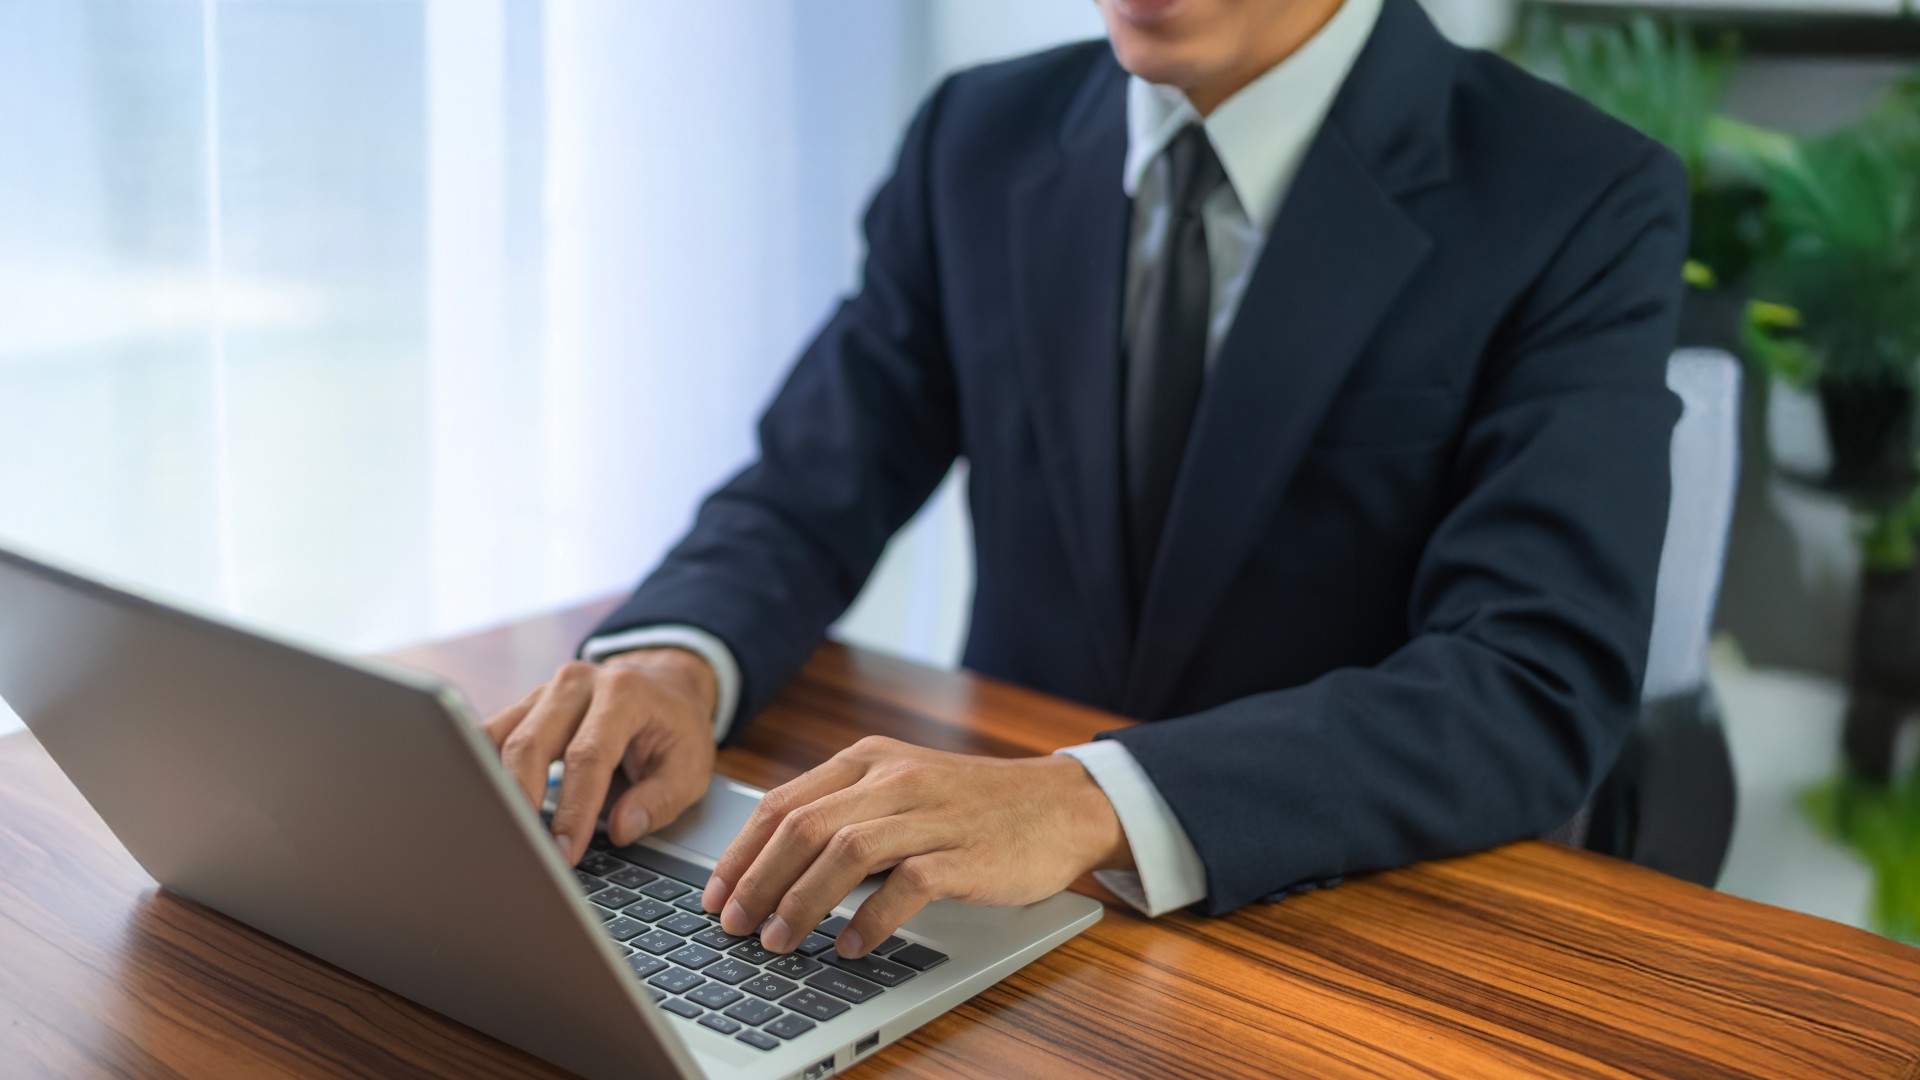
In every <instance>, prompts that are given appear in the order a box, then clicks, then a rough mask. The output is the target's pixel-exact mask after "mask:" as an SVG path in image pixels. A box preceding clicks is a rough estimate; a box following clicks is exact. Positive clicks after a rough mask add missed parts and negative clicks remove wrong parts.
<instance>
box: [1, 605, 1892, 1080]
mask: <svg viewBox="0 0 1920 1080" xmlns="http://www.w3.org/2000/svg"><path fill="white" fill-rule="evenodd" d="M603 610H604V605H588V606H585V607H582V608H579V609H574V610H571V611H567V612H562V613H559V614H556V615H553V616H549V617H545V618H539V619H532V620H527V621H526V622H523V623H519V624H516V625H514V626H511V627H506V628H503V629H501V630H497V631H492V632H489V633H486V634H481V635H476V636H474V637H471V638H467V639H463V640H461V641H457V642H450V643H448V644H445V645H442V646H438V647H434V648H427V649H420V650H412V651H409V652H407V653H404V654H400V655H399V656H397V657H396V658H395V659H397V660H399V661H400V662H404V663H408V664H412V665H415V666H419V667H424V668H427V669H429V670H432V671H435V672H438V673H440V674H442V675H444V676H446V677H448V678H450V679H451V680H453V681H454V682H456V683H457V684H458V685H460V686H461V687H462V688H463V690H464V691H465V693H466V694H467V695H468V696H469V698H470V699H471V700H472V702H473V703H474V705H475V707H476V708H477V709H479V710H481V711H482V712H484V711H485V710H488V709H491V708H496V707H498V706H500V705H502V704H504V703H506V702H508V701H510V700H512V699H514V698H517V697H518V696H519V695H520V694H522V693H524V692H525V691H526V689H527V688H528V687H529V686H531V685H533V684H534V683H537V682H539V681H541V680H542V679H543V678H544V677H545V675H546V674H547V673H548V671H549V670H550V669H551V668H552V667H553V665H554V664H555V663H556V662H557V661H558V660H560V659H561V658H563V657H564V656H565V655H567V654H568V653H569V652H570V651H571V649H572V648H573V646H574V644H575V643H576V642H577V641H578V640H579V638H580V636H581V634H582V633H583V632H584V631H585V630H586V629H587V628H588V627H589V626H591V624H592V622H593V621H594V619H595V618H596V617H597V616H598V614H599V613H600V612H601V611H603ZM1117 723H1120V721H1117V720H1115V719H1114V718H1112V717H1109V716H1106V715H1103V714H1101V713H1098V712H1095V711H1093V710H1089V709H1084V708H1080V707H1077V706H1073V705H1068V704H1065V703H1062V702H1059V701H1055V700H1053V699H1049V698H1046V697H1043V696H1041V695H1037V694H1034V693H1031V692H1028V691H1024V690H1021V689H1018V688H1016V687H1011V686H1007V685H1005V684H1001V683H996V682H994V681H992V680H988V679H982V678H978V677H975V676H969V675H965V674H956V673H948V672H937V671H931V670H929V669H926V668H922V667H919V666H916V665H913V664H908V663H905V662H902V661H898V660H892V659H888V658H885V657H882V656H878V655H876V654H873V653H868V652H862V651H859V650H855V649H849V648H844V647H841V646H828V647H826V648H825V649H823V650H822V651H821V652H820V654H819V655H818V656H816V657H815V658H814V660H813V662H812V663H811V665H810V666H809V667H808V669H807V671H806V672H805V674H804V675H803V676H802V677H801V678H800V679H799V680H798V681H797V682H796V684H795V685H794V686H793V687H792V688H791V689H789V690H788V691H787V693H785V694H784V695H782V696H781V698H780V699H779V700H778V702H777V703H776V704H775V705H774V707H773V708H772V709H771V710H769V711H768V713H767V714H766V715H764V716H762V717H760V718H759V719H757V720H756V721H754V723H753V725H752V726H751V727H750V728H749V729H747V731H746V732H745V733H744V735H743V737H742V739H741V740H740V745H739V746H737V747H734V748H730V749H728V750H727V751H725V752H724V753H723V754H722V762H721V770H722V771H723V772H725V773H727V774H728V775H730V776H733V777H735V778H737V779H741V780H745V781H747V782H749V783H754V784H759V785H762V786H771V785H773V784H777V783H779V782H780V781H782V780H783V779H785V778H787V777H789V776H792V775H794V774H795V773H796V772H798V771H800V770H801V769H804V768H806V767H808V766H811V765H812V764H814V763H815V762H817V761H819V760H821V759H822V758H824V757H826V756H827V755H829V754H831V753H832V752H834V751H835V750H837V749H839V748H840V747H842V746H845V745H847V744H848V743H851V742H853V741H854V740H855V739H858V738H859V737H860V736H862V735H865V734H869V733H880V734H886V735H892V736H895V737H897V738H902V739H909V740H912V741H915V742H919V743H923V744H927V745H934V746H940V747H946V748H952V749H958V750H967V751H971V752H976V753H987V754H1003V755H1014V754H1027V753H1040V752H1045V751H1049V750H1052V749H1054V748H1056V747H1059V746H1064V745H1068V744H1071V743H1075V742H1080V741H1083V740H1084V739H1086V738H1087V737H1088V736H1090V735H1091V734H1092V733H1093V732H1095V731H1098V730H1101V729H1103V728H1107V727H1111V726H1114V725H1115V724H1117ZM1083 887H1085V888H1087V889H1088V890H1089V891H1093V892H1095V893H1096V895H1098V890H1097V889H1096V888H1094V887H1093V886H1091V884H1090V883H1088V884H1086V885H1085V886H1083ZM854 1073H855V1074H857V1075H861V1076H878V1075H883V1074H885V1075H899V1076H927V1077H935V1076H938V1077H953V1076H969V1077H972V1076H1044V1077H1075V1076H1087V1077H1094V1076H1101V1077H1105V1076H1116V1075H1127V1076H1179V1075H1196V1076H1200V1075H1206V1076H1222V1075H1231V1076H1303V1077H1346V1076H1425V1075H1439V1076H1460V1077H1506V1076H1568V1077H1644V1076H1672V1077H1686V1078H1695V1077H1701V1078H1704V1077H1720V1076H1742V1077H1765V1078H1776V1077H1799V1076H1806V1077H1890V1078H1905V1080H1920V950H1914V949H1911V948H1908V947H1906V946H1903V945H1899V944H1896V943H1893V942H1889V941H1886V940H1883V939H1880V938H1877V937H1874V936H1872V935H1869V934H1866V933H1864V932H1861V931H1857V930H1853V929H1850V928H1847V927H1844V926H1840V925H1838V924H1835V923H1830V922H1826V921H1823V920H1819V919H1814V918H1811V917H1808V916H1803V915H1797V914H1793V913H1790V912H1785V911H1781V910H1779V909H1775V908H1770V907H1766V906H1764V905H1759V904H1754V903H1750V902H1747V901H1742V900H1738V899H1734V898H1732V897H1728V896H1723V895H1720V894H1717V893H1713V892H1710V891H1708V890H1705V889H1700V888H1696V887H1694V886H1691V885H1687V884H1684V883H1681V882H1678V881H1675V880H1673V879H1670V878H1667V877H1664V876H1662V875H1659V874H1655V873H1652V872H1650V871H1646V870H1642V869H1640V868H1637V867H1634V866H1630V865H1627V864H1625V863H1621V862H1617V861H1614V860H1610V859H1606V858H1602V857H1599V856H1595V855H1591V854H1588V853H1585V852H1577V851H1571V850H1567V849H1565V848H1561V847H1557V846H1555V845H1551V844H1547V843H1542V842H1527V843H1519V844H1512V845H1509V846H1507V847H1504V848H1500V849H1497V850H1494V851H1490V852H1484V853H1481V854H1477V855H1471V856H1466V857H1463V858H1458V859H1450V860H1445V861H1442V862H1435V863H1429V864H1425V865H1422V866H1417V867H1412V868H1409V869H1405V870H1399V871H1394V872H1392V873H1384V874H1377V875H1373V876H1371V877H1367V878H1363V879H1360V880H1356V881H1352V882H1349V883H1348V884H1346V885H1343V886H1341V887H1339V888H1335V889H1328V890H1324V891H1321V892H1316V893H1311V894H1308V895H1304V896H1299V897H1294V898H1292V899H1289V900H1287V901H1285V902H1283V903H1279V904H1271V905H1257V906H1254V907H1251V908H1248V909H1245V910H1243V911H1241V912H1239V913H1236V914H1234V915H1232V916H1228V917H1225V918H1218V919H1206V918H1201V917H1197V916H1192V915H1187V914H1178V915H1173V916H1169V917H1165V918H1161V919H1155V920H1148V919H1144V918H1141V917H1139V916H1137V915H1135V914H1133V913H1132V912H1131V911H1130V910H1129V909H1127V908H1125V907H1124V906H1122V905H1119V904H1117V903H1110V904H1109V905H1108V911H1107V917H1106V918H1105V919H1104V920H1102V922H1101V923H1100V924H1099V925H1098V926H1096V927H1094V928H1093V929H1092V930H1090V931H1089V932H1087V933H1086V934H1083V935H1081V936H1080V937H1078V938H1076V939H1074V940H1073V941H1071V942H1069V943H1068V944H1067V945H1066V946H1064V947H1062V948H1060V949H1058V950H1056V951H1054V952H1053V953H1051V954H1049V955H1048V956H1046V957H1044V958H1043V959H1041V960H1039V961H1037V962H1036V963H1034V964H1032V965H1030V966H1029V967H1027V968H1026V969H1024V970H1023V971H1021V972H1019V973H1018V974H1017V975H1015V976H1013V977H1012V978H1010V979H1008V980H1006V981H1005V982H1003V983H1001V984H1000V985H998V986H996V987H994V988H992V989H991V990H989V991H987V992H986V993H984V994H981V995H980V996H979V997H977V998H975V999H973V1000H972V1001H970V1002H968V1003H967V1004H966V1005H964V1006H962V1007H961V1008H960V1009H958V1010H955V1011H954V1012H952V1013H949V1014H948V1015H946V1016H944V1017H942V1018H940V1019H939V1020H937V1021H935V1022H934V1023H932V1024H929V1025H928V1026H926V1027H924V1028H922V1029H921V1030H920V1031H919V1032H917V1033H915V1034H914V1035H912V1036H910V1037H909V1038H907V1039H906V1040H904V1041H902V1042H901V1043H900V1044H898V1045H896V1046H893V1047H890V1048H888V1049H887V1050H884V1051H882V1052H881V1053H879V1054H877V1055H875V1056H874V1057H873V1058H871V1059H869V1060H867V1061H866V1062H863V1063H862V1064H861V1065H860V1066H859V1067H857V1068H856V1069H855V1070H854ZM42 1075H44V1076H59V1077H68V1076H137V1077H148V1076H163V1077H164V1076H181V1077H227V1076H231V1077H256V1076H329V1077H331V1076H383V1077H384V1076H440V1077H504V1076H553V1075H560V1074H559V1073H558V1071H557V1070H554V1069H553V1068H552V1067H550V1066H547V1065H544V1064H543V1063H541V1062H538V1061H536V1060H534V1059H532V1058H530V1057H528V1056H527V1055H525V1054H523V1053H521V1052H519V1051H516V1050H514V1049H512V1048H510V1047H507V1046H504V1045H502V1044H500V1043H498V1042H495V1041H493V1040H492V1039H489V1038H487V1037H486V1036H484V1035H480V1034H478V1033H476V1032H473V1031H471V1030H469V1029H466V1028H464V1027H462V1026H460V1025H458V1024H455V1023H453V1022H451V1021H448V1020H446V1019H444V1018H442V1017H439V1016H437V1015H435V1014H433V1013H430V1012H427V1011H426V1010H424V1009H421V1008H418V1007H417V1006H414V1005H412V1004H411V1003H409V1002H407V1001H405V1000H403V999H401V998H398V997H396V996H394V995H392V994H389V993H387V992H386V991H383V990H381V989H379V988H378V987H374V986H371V985H369V984H367V983H365V982H363V981H361V980H359V979H357V978H355V977H353V976H350V975H347V974H346V973H344V972H341V971H338V970H336V969H334V968H332V967H330V966H328V965H326V964H324V963H322V962H319V961H317V960H315V959H313V958H311V957H308V956H306V955H305V954H303V953H300V952H298V951H297V950H294V949H291V948H289V947H287V946H285V945H282V944H280V943H279V942H277V941H274V940H273V939H271V938H267V937H265V936H264V935H261V934H258V933H256V932H254V931H253V930H250V929H248V928H247V927H245V926H241V925H239V924H237V923H235V922H233V921H232V920H229V919H226V918H225V917H223V916H221V915H219V914H217V913H215V912H212V911H209V910H207V909H205V908H202V907H200V906H198V905H196V904H193V903H191V902H189V901H185V900H181V899H178V898H175V897H173V896H171V895H169V894H167V893H163V892H160V891H159V890H157V889H156V888H155V886H154V885H153V883H152V881H151V880H150V879H148V878H147V877H146V875H145V874H143V873H142V872H141V871H140V869H139V868H138V867H137V866H136V865H135V864H134V863H133V861H132V859H131V858H129V857H128V856H127V854H126V853H125V851H124V850H123V849H121V847H120V846H119V844H118V843H117V842H115V841H114V839H113V837H112V835H111V834H110V833H108V832H107V830H106V828H105V826H104V825H103V824H102V823H101V822H100V820H99V819H98V818H97V817H96V816H95V815H94V814H93V813H92V811H91V810H90V809H88V807H87V806H86V804H85V802H84V801H83V800H82V799H81V798H80V796H79V794H78V793H77V792H76V791H74V789H73V788H72V786H71V785H69V784H68V783H67V781H66V780H65V778H64V777H63V776H61V775H60V773H59V772H58V770H57V769H55V768H54V767H53V765H52V763H51V762H50V761H49V760H48V759H47V758H46V756H45V754H44V753H43V752H42V751H41V750H40V748H39V747H38V745H37V744H35V743H34V742H33V741H32V739H31V738H30V737H29V736H26V735H15V736H11V737H8V738H6V739H4V740H0V1077H4V1078H8V1080H11V1078H13V1077H18V1076H42Z"/></svg>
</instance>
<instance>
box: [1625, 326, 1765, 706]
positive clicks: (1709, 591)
mask: <svg viewBox="0 0 1920 1080" xmlns="http://www.w3.org/2000/svg"><path fill="white" fill-rule="evenodd" d="M1667 386H1668V388H1669V389H1671V390H1672V391H1673V392H1674V393H1675V394H1676V395H1678V396H1679V398H1680V405H1681V413H1680V422H1679V423H1678V424H1676V425H1675V426H1674V429H1673V502H1672V511H1671V513H1670V515H1669V516H1668V519H1667V541H1666V546H1665V548H1663V549H1662V550H1661V553H1660V577H1659V582H1658V584H1657V586H1656V590H1657V591H1656V593H1655V596H1654V605H1653V638H1652V643H1651V645H1650V647H1649V648H1648V650H1647V676H1646V684H1645V686H1644V688H1643V689H1642V692H1641V697H1642V698H1643V699H1644V700H1647V701H1654V700H1658V699H1661V698H1665V697H1671V696H1674V695H1677V694H1686V693H1690V692H1692V691H1694V690H1696V689H1698V688H1699V687H1700V686H1701V685H1702V684H1703V683H1704V682H1705V681H1706V676H1707V642H1708V639H1709V638H1710V636H1711V635H1712V632H1713V612H1714V605H1715V604H1716V603H1717V601H1718V600H1719V596H1720V578H1721V575H1722V572H1723V571H1724V570H1725V569H1726V560H1727V530H1728V529H1729V527H1731V525H1732V524H1733V500H1734V494H1735V491H1736V489H1737V488H1738V486H1739V480H1740V361H1739V360H1738V359H1737V358H1736V357H1734V356H1733V355H1732V354H1731V353H1728V352H1725V351H1722V350H1720V349H1681V350H1679V351H1678V352H1675V353H1674V354H1673V357H1672V359H1670V360H1669V361H1668V362H1667Z"/></svg>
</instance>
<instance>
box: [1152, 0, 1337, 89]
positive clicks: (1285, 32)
mask: <svg viewBox="0 0 1920 1080" xmlns="http://www.w3.org/2000/svg"><path fill="white" fill-rule="evenodd" d="M1342 2H1343V0H1294V2H1293V3H1290V4H1287V5H1285V7H1284V9H1283V10H1282V11H1281V12H1280V13H1279V14H1278V15H1276V16H1275V17H1274V18H1273V20H1272V21H1271V22H1269V23H1267V24H1266V25H1265V26H1263V27H1261V28H1260V29H1259V31H1258V33H1257V34H1256V35H1255V40H1253V41H1250V42H1249V43H1248V45H1247V47H1246V48H1245V49H1243V50H1241V54H1240V56H1239V58H1238V62H1236V63H1235V64H1234V65H1233V66H1232V67H1231V68H1228V69H1226V70H1224V71H1222V72H1220V73H1219V74H1217V75H1215V76H1213V77H1210V78H1208V79H1206V80H1205V81H1204V82H1202V83H1199V84H1196V85H1194V86H1185V87H1181V90H1182V92H1183V93H1185V94H1186V95H1187V101H1188V102H1189V103H1190V104H1192V105H1193V108H1194V111H1195V112H1197V113H1199V114H1200V115H1201V116H1202V117H1205V116H1207V115H1209V114H1211V113H1212V112H1213V110H1215V109H1217V108H1219V107H1220V105H1221V103H1222V102H1224V101H1226V100H1227V99H1228V98H1230V97H1232V96H1233V95H1235V94H1237V93H1239V92H1240V91H1241V90H1243V89H1245V88H1246V86H1247V84H1248V83H1251V82H1253V80H1255V79H1257V78H1259V77H1260V76H1262V75H1265V74H1266V73H1267V72H1269V71H1271V70H1273V68H1274V66H1275V65H1277V64H1279V63H1280V62H1281V61H1283V60H1285V59H1286V58H1287V57H1289V56H1292V55H1293V54H1294V53H1295V52H1296V51H1298V50H1299V48H1300V46H1302V45H1305V44H1306V43H1307V42H1308V41H1310V40H1312V38H1313V35H1315V34H1317V33H1319V32H1320V28H1321V27H1323V26H1325V25H1326V24H1327V20H1328V19H1331V18H1333V14H1334V12H1336V11H1339V10H1340V5H1341V3H1342Z"/></svg>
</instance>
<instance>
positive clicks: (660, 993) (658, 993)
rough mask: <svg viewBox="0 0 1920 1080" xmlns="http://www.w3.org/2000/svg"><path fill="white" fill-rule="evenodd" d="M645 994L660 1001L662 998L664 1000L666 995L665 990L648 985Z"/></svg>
mask: <svg viewBox="0 0 1920 1080" xmlns="http://www.w3.org/2000/svg"><path fill="white" fill-rule="evenodd" d="M647 996H648V997H650V998H652V999H653V1000H655V1001H662V1000H665V998H666V996H667V992H666V991H665V990H656V989H654V988H653V987H651V986H649V987H647Z"/></svg>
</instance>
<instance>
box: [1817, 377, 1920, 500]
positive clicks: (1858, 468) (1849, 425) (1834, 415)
mask: <svg viewBox="0 0 1920 1080" xmlns="http://www.w3.org/2000/svg"><path fill="white" fill-rule="evenodd" d="M1820 411H1821V413H1822V414H1823V415H1824V417H1825V418H1826V422H1827V438H1828V441H1829V442H1830V444H1831V446H1832V450H1833V469H1832V471H1831V472H1829V473H1828V474H1827V478H1826V485H1827V486H1828V487H1830V488H1832V489H1834V490H1836V491H1840V492H1843V493H1846V494H1848V495H1850V496H1853V497H1855V498H1857V499H1859V500H1861V501H1862V502H1864V503H1866V504H1868V505H1875V504H1886V503H1892V502H1896V501H1899V500H1902V499H1904V498H1905V497H1906V495H1907V493H1908V492H1911V491H1912V490H1913V488H1914V483H1915V479H1916V478H1915V475H1914V473H1915V461H1914V457H1915V453H1916V447H1920V443H1916V441H1915V439H1914V434H1915V424H1914V398H1913V388H1912V387H1911V386H1906V385H1902V384H1899V383H1881V382H1864V383H1822V384H1820Z"/></svg>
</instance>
